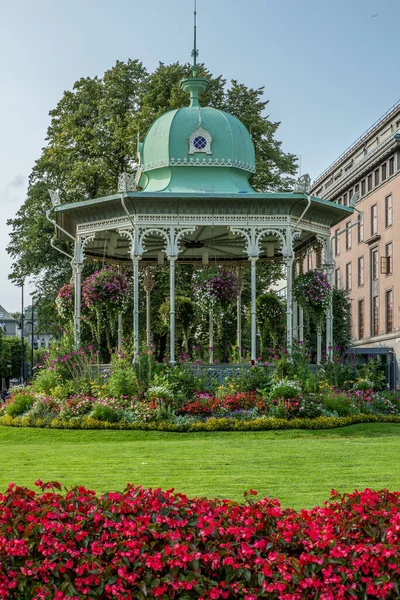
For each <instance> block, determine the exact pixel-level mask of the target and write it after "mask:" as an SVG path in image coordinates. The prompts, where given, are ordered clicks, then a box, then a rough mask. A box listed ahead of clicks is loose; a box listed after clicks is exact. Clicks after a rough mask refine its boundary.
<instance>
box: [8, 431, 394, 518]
mask: <svg viewBox="0 0 400 600" xmlns="http://www.w3.org/2000/svg"><path fill="white" fill-rule="evenodd" d="M399 441H400V424H391V423H384V424H379V423H372V424H362V425H352V426H349V427H344V428H340V429H331V430H325V431H304V430H303V431H300V430H294V431H266V432H237V433H231V432H214V433H180V434H175V433H161V432H140V431H82V430H79V431H77V430H73V431H66V430H50V429H27V428H14V427H1V428H0V453H1V467H0V490H1V491H3V490H5V489H6V487H7V485H8V483H9V482H11V481H13V482H15V483H16V484H18V485H26V486H29V487H32V486H33V483H34V481H35V480H36V479H38V478H40V479H43V480H44V481H49V480H57V481H61V482H62V483H63V484H64V485H67V486H71V485H74V484H79V485H85V486H87V487H89V488H91V489H95V490H96V491H98V492H105V491H109V490H117V489H118V490H122V489H123V488H124V487H125V485H126V484H127V483H128V482H131V483H134V484H135V485H139V484H141V485H143V486H145V487H162V488H163V489H168V488H172V487H173V488H175V489H176V490H177V491H180V492H184V493H186V494H188V495H190V496H199V495H200V496H208V497H220V498H222V497H223V498H231V499H237V500H241V499H242V498H243V492H244V491H245V490H248V489H249V488H250V487H251V488H254V489H257V490H258V492H259V494H260V496H270V497H276V498H278V499H279V500H280V502H281V503H282V505H284V506H292V507H293V508H297V509H298V508H310V507H312V506H314V505H315V504H320V503H321V502H322V501H323V500H324V499H327V498H328V497H329V492H330V490H331V489H332V488H335V489H336V490H338V491H341V492H344V491H352V490H354V489H363V488H365V487H371V488H374V489H378V488H383V487H386V488H388V489H390V490H400V452H399Z"/></svg>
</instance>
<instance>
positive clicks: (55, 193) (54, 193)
mask: <svg viewBox="0 0 400 600" xmlns="http://www.w3.org/2000/svg"><path fill="white" fill-rule="evenodd" d="M49 196H50V200H51V203H52V205H53V208H55V207H56V206H60V204H61V198H60V191H59V190H49Z"/></svg>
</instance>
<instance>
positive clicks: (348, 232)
mask: <svg viewBox="0 0 400 600" xmlns="http://www.w3.org/2000/svg"><path fill="white" fill-rule="evenodd" d="M350 227H351V223H350V221H348V222H347V223H346V250H350V248H351V229H350Z"/></svg>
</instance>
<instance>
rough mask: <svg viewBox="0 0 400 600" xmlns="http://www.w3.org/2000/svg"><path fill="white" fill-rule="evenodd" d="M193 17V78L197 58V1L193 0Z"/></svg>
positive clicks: (195, 74) (195, 72) (195, 73)
mask: <svg viewBox="0 0 400 600" xmlns="http://www.w3.org/2000/svg"><path fill="white" fill-rule="evenodd" d="M193 17H194V19H193V50H192V56H193V77H197V57H198V55H199V51H198V50H197V0H194V13H193Z"/></svg>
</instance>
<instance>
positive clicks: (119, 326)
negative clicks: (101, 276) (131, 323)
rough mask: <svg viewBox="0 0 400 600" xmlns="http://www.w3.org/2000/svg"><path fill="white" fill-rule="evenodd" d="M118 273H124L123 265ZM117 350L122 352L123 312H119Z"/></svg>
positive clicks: (119, 267)
mask: <svg viewBox="0 0 400 600" xmlns="http://www.w3.org/2000/svg"><path fill="white" fill-rule="evenodd" d="M118 273H119V274H120V275H121V274H122V266H121V265H119V266H118ZM117 336H118V337H117V350H118V351H119V352H120V351H121V348H122V312H119V313H118V334H117Z"/></svg>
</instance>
